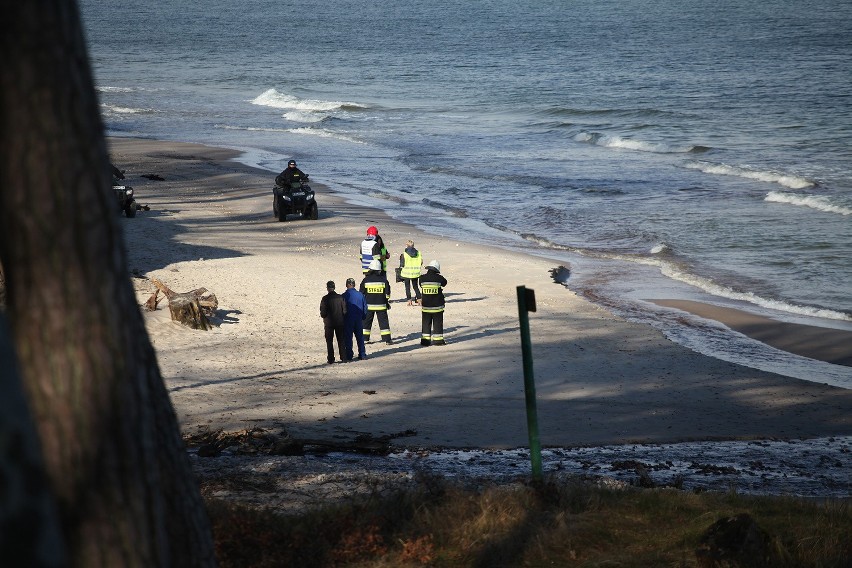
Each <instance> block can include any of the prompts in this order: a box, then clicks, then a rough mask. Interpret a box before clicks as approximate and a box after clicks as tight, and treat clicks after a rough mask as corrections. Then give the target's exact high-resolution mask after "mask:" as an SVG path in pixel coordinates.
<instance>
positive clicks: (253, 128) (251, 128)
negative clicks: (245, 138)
mask: <svg viewBox="0 0 852 568" xmlns="http://www.w3.org/2000/svg"><path fill="white" fill-rule="evenodd" d="M213 128H221V129H222V130H243V131H246V132H290V131H291V130H292V129H290V128H260V127H257V126H232V125H230V124H214V125H213Z"/></svg>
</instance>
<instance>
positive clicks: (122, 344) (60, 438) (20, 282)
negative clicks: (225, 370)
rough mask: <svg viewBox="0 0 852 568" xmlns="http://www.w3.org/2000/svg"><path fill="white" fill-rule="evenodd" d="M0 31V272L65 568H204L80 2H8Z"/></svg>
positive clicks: (202, 540) (198, 510)
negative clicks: (118, 199) (135, 279)
mask: <svg viewBox="0 0 852 568" xmlns="http://www.w3.org/2000/svg"><path fill="white" fill-rule="evenodd" d="M4 20H5V21H7V22H9V25H7V26H6V27H5V29H4V32H3V34H2V39H0V58H2V61H3V64H2V65H0V103H2V104H0V109H2V114H0V121H1V122H0V164H2V168H0V262H1V263H2V265H3V270H4V277H5V281H6V282H5V283H6V293H7V294H6V295H7V297H6V300H7V315H8V318H9V322H10V325H11V329H12V343H13V347H14V349H15V352H16V354H17V357H18V360H19V362H20V369H21V375H22V377H23V382H24V390H25V394H26V397H27V399H28V402H29V407H30V409H31V413H32V416H33V419H34V422H35V424H36V427H37V430H38V433H39V436H40V439H41V446H42V455H43V459H44V464H45V468H46V472H47V479H48V480H49V486H50V489H51V492H52V493H53V495H54V496H55V498H56V502H57V505H58V511H59V520H60V525H61V529H62V535H63V537H64V541H65V543H66V546H67V552H68V557H69V560H70V561H69V564H70V565H74V566H86V567H96V566H134V565H135V566H167V565H171V566H207V565H214V564H215V557H214V552H213V544H212V537H211V533H210V529H209V523H208V520H207V517H206V513H205V510H204V506H203V502H202V500H201V497H200V493H199V490H198V487H197V484H196V483H195V481H194V477H193V475H192V472H191V469H190V466H189V460H188V457H187V455H186V452H185V450H184V447H183V443H182V441H181V438H180V432H179V428H178V422H177V418H176V416H175V413H174V410H173V408H172V406H171V402H170V400H169V398H168V393H167V392H166V389H165V386H164V384H163V380H162V377H161V376H160V372H159V368H158V366H157V362H156V358H155V354H154V350H153V347H152V346H151V343H150V340H149V338H148V335H147V333H146V331H145V327H144V324H143V320H142V316H141V313H140V312H139V308H138V306H137V305H136V301H135V296H134V292H133V288H132V285H131V283H130V279H129V276H128V270H127V262H126V258H125V253H124V246H123V242H122V241H123V238H122V233H121V229H120V226H119V225H118V221H119V215H118V213H119V212H118V210H117V206H116V203H115V198H114V196H113V195H112V193H111V191H112V190H111V186H110V177H109V166H108V163H109V162H108V157H107V151H106V144H105V141H104V138H103V128H102V124H101V120H100V115H99V110H98V101H97V98H96V95H95V91H94V85H93V81H92V75H91V71H90V69H89V64H88V59H87V54H86V49H85V45H84V42H83V37H82V26H81V23H80V18H79V14H78V12H77V6H76V3H75V2H73V1H71V0H66V1H47V0H32V1H28V2H14V3H13V2H6V3H4ZM81 299H87V300H88V301H87V302H81ZM1 395H2V393H0V396H1Z"/></svg>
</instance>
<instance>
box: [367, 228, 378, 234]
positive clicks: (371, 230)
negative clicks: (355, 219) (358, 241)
mask: <svg viewBox="0 0 852 568" xmlns="http://www.w3.org/2000/svg"><path fill="white" fill-rule="evenodd" d="M367 234H368V235H374V236H375V235H378V234H379V230H378V229H377V228H375V227H367Z"/></svg>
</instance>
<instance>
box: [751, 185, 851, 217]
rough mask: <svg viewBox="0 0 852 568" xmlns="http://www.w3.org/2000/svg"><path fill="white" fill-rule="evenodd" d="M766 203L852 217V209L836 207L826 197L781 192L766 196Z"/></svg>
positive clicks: (772, 192)
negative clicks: (782, 204)
mask: <svg viewBox="0 0 852 568" xmlns="http://www.w3.org/2000/svg"><path fill="white" fill-rule="evenodd" d="M764 201H769V202H771V203H786V204H788V205H796V206H799V207H810V208H811V209H817V210H819V211H824V212H826V213H839V214H841V215H852V207H844V206H842V205H835V204H833V203H832V202H831V201H829V200H828V198H826V197H821V196H817V195H796V194H793V193H783V192H780V191H770V192H769V193H767V194H766V197H765V198H764Z"/></svg>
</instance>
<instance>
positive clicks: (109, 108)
mask: <svg viewBox="0 0 852 568" xmlns="http://www.w3.org/2000/svg"><path fill="white" fill-rule="evenodd" d="M101 108H102V109H104V111H105V112H106V113H107V114H152V113H155V112H157V111H156V110H154V109H152V108H131V107H120V106H116V105H108V104H105V103H102V104H101Z"/></svg>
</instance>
